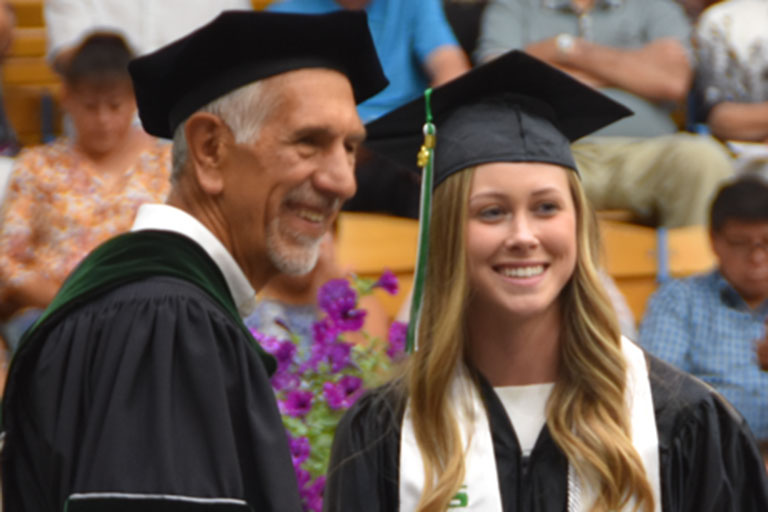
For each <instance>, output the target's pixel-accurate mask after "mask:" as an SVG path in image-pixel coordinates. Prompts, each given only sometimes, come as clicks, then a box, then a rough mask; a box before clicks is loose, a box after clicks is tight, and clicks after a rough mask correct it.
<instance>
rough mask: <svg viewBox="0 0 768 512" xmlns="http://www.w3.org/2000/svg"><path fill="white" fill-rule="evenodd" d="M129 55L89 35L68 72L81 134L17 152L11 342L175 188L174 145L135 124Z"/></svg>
mask: <svg viewBox="0 0 768 512" xmlns="http://www.w3.org/2000/svg"><path fill="white" fill-rule="evenodd" d="M130 57H131V54H130V51H129V50H128V48H127V46H126V44H125V42H124V41H123V40H122V39H121V38H120V37H119V36H116V35H111V34H94V35H91V36H90V37H88V38H87V39H86V40H85V41H84V42H83V44H82V45H81V46H80V47H79V48H78V49H77V50H76V52H75V53H74V54H73V57H72V59H71V60H70V61H69V62H68V63H67V65H66V67H65V69H64V84H63V91H62V106H63V107H64V109H65V110H66V112H67V113H68V114H69V115H70V116H71V118H72V121H73V123H74V127H75V129H76V131H77V135H76V136H75V138H74V139H73V140H69V139H67V138H61V139H58V140H56V141H54V142H53V143H52V144H50V145H46V146H38V147H34V148H30V149H25V150H24V151H22V153H21V154H20V155H19V157H18V158H17V161H16V164H15V167H14V170H13V174H12V176H11V179H10V184H9V187H8V191H7V196H6V199H5V202H4V204H3V210H2V215H1V216H0V247H2V248H3V250H2V251H0V305H2V311H0V317H8V316H9V315H11V314H14V313H16V317H15V319H14V321H12V322H9V324H8V325H6V331H5V333H6V340H7V341H8V342H9V343H13V342H14V340H15V339H16V336H17V335H19V334H21V332H23V330H24V329H25V328H26V327H27V326H28V325H29V323H30V321H31V320H32V319H34V318H35V317H36V316H37V315H38V311H39V309H41V308H44V307H45V306H46V305H47V304H48V303H49V302H50V300H51V299H52V298H53V296H54V294H55V293H56V291H57V290H58V288H59V287H60V286H61V284H62V282H63V281H64V279H65V278H66V276H67V275H68V274H69V272H70V271H71V270H72V269H73V268H74V267H75V266H76V265H77V263H78V262H79V261H80V260H81V259H82V258H83V256H85V255H86V254H87V253H88V252H89V251H90V250H92V249H93V248H94V247H96V246H97V245H98V244H100V243H101V242H103V241H105V240H106V239H108V238H111V237H113V236H114V235H116V234H118V233H121V232H123V231H127V230H128V229H129V228H130V227H131V224H132V222H133V218H134V215H135V213H136V210H137V209H138V207H139V205H141V204H142V203H145V202H160V201H163V200H164V199H165V196H166V194H167V192H168V190H169V178H168V176H169V165H170V146H169V145H168V144H166V143H164V142H162V141H160V140H159V139H155V138H153V137H150V136H149V135H147V134H146V133H145V132H144V131H142V130H141V128H139V127H136V126H134V125H133V123H132V121H133V117H134V113H135V110H136V102H135V98H134V95H133V88H132V85H131V80H130V76H129V75H128V69H127V65H128V61H129V60H130ZM27 308H31V310H27Z"/></svg>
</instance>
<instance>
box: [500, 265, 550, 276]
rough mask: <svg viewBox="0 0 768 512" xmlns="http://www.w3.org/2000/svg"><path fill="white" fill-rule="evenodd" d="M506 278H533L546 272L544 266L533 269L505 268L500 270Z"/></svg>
mask: <svg viewBox="0 0 768 512" xmlns="http://www.w3.org/2000/svg"><path fill="white" fill-rule="evenodd" d="M500 272H501V274H502V275H504V276H506V277H533V276H537V275H539V274H541V273H542V272H544V265H536V266H533V267H504V268H502V269H501V270H500Z"/></svg>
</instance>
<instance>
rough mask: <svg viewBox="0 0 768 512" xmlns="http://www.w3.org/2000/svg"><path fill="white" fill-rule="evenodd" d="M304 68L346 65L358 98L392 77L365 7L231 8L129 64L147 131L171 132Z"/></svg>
mask: <svg viewBox="0 0 768 512" xmlns="http://www.w3.org/2000/svg"><path fill="white" fill-rule="evenodd" d="M302 68H330V69H335V70H337V71H340V72H341V73H344V74H345V75H347V77H348V78H349V80H350V82H351V84H352V89H353V91H354V95H355V100H356V101H357V102H358V103H360V102H361V101H364V100H365V99H367V98H369V97H371V96H373V95H374V94H376V93H377V92H379V91H380V90H382V89H383V88H384V87H385V86H386V85H387V83H388V82H387V79H386V77H385V76H384V72H383V71H382V69H381V64H380V62H379V58H378V55H377V54H376V49H375V47H374V45H373V40H372V38H371V34H370V31H369V30H368V22H367V18H366V14H365V12H363V11H338V12H333V13H329V14H322V15H309V14H287V13H274V12H257V11H225V12H223V13H222V14H220V15H219V16H218V17H216V18H215V19H214V20H213V21H211V22H210V23H208V24H207V25H205V26H203V27H201V28H199V29H197V30H195V31H194V32H192V33H190V34H188V35H187V36H185V37H183V38H181V39H179V40H177V41H175V42H173V43H171V44H169V45H167V46H165V47H163V48H161V49H159V50H157V51H156V52H154V53H151V54H148V55H146V56H143V57H139V58H137V59H135V60H133V61H132V62H131V64H130V65H129V71H130V73H131V77H132V78H133V84H134V90H135V93H136V101H137V105H138V109H139V117H140V118H141V122H142V125H143V126H144V129H145V130H146V131H147V132H148V133H151V134H152V135H156V136H158V137H165V138H170V137H172V135H173V132H174V130H175V129H176V127H177V126H178V125H179V124H180V123H181V122H182V121H184V120H185V119H186V118H187V117H188V116H189V115H191V114H192V113H194V112H195V111H197V110H198V109H199V108H200V107H203V106H205V105H206V104H208V103H210V102H211V101H213V100H215V99H216V98H219V97H221V96H223V95H224V94H226V93H228V92H230V91H233V90H235V89H237V88H238V87H241V86H243V85H246V84H249V83H251V82H254V81H256V80H261V79H263V78H267V77H270V76H274V75H278V74H280V73H285V72H288V71H293V70H296V69H302Z"/></svg>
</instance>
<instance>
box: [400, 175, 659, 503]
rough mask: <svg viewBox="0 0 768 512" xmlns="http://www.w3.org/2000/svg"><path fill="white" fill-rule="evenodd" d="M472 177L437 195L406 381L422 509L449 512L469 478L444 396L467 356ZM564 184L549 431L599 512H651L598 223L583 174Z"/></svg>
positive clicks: (452, 180) (457, 178) (450, 183)
mask: <svg viewBox="0 0 768 512" xmlns="http://www.w3.org/2000/svg"><path fill="white" fill-rule="evenodd" d="M473 174H474V170H473V169H468V170H466V171H464V172H459V173H456V174H454V175H453V176H451V177H449V178H448V179H446V181H445V182H444V183H442V184H441V185H440V186H439V187H438V188H437V190H435V194H434V202H433V211H432V226H431V232H430V255H429V262H428V266H427V282H428V285H427V287H426V289H425V293H424V302H423V306H422V316H421V321H420V325H419V333H418V340H419V347H418V350H417V351H416V352H415V353H414V354H413V355H412V356H411V357H410V360H409V363H408V368H407V369H406V374H405V379H404V381H403V384H404V385H405V388H406V389H405V392H406V394H407V396H408V398H409V400H410V404H411V412H412V420H413V427H414V432H415V435H416V440H417V442H418V445H419V449H420V451H421V455H422V459H423V463H424V474H425V482H424V490H423V492H422V496H421V501H420V503H419V507H418V511H420V512H433V511H435V512H437V511H440V512H443V511H444V510H445V509H446V508H447V507H448V504H449V503H450V501H451V499H452V497H453V496H454V495H455V494H456V493H457V492H458V490H459V488H460V486H461V484H462V482H463V480H464V453H463V450H464V447H463V446H462V440H461V436H460V433H459V427H458V421H457V414H458V410H457V407H458V406H459V405H458V404H455V403H453V402H452V401H451V400H450V399H449V395H450V394H449V392H448V391H449V386H450V383H451V380H452V378H453V376H454V372H455V369H456V368H457V366H458V365H459V364H461V363H462V362H463V361H464V360H465V353H466V343H465V342H466V338H467V336H466V318H465V314H464V311H465V310H466V305H467V302H468V300H469V283H468V279H467V269H466V249H465V236H466V235H465V232H466V223H467V203H468V198H469V191H470V185H471V181H472V176H473ZM568 180H569V185H570V189H571V195H572V197H573V201H574V205H575V210H576V217H577V220H576V226H577V227H576V230H577V233H576V237H577V262H576V268H575V270H574V273H573V276H572V277H571V279H570V280H569V282H568V283H567V284H566V286H565V287H564V288H563V290H562V291H561V294H560V301H561V303H562V308H561V311H562V316H563V318H562V329H561V352H562V355H561V370H560V373H559V377H558V380H557V382H556V383H555V387H554V389H553V391H552V395H551V396H550V398H549V401H548V404H547V425H548V427H549V431H550V434H551V435H552V438H553V439H554V441H555V442H556V443H557V445H558V446H559V447H560V449H561V450H563V452H564V453H565V455H566V456H567V458H568V461H569V463H570V464H571V465H572V466H573V467H574V469H575V470H576V472H577V474H578V475H579V476H580V478H581V481H582V482H584V485H587V486H590V487H591V488H593V489H595V490H596V495H597V499H596V501H595V503H594V505H593V507H592V511H593V512H598V511H608V510H617V509H619V508H621V507H623V506H624V505H625V504H626V503H628V502H629V500H631V499H632V498H634V500H635V501H634V503H635V510H636V511H637V510H644V511H645V512H652V511H653V497H652V493H651V488H650V484H649V482H648V479H647V478H646V474H645V470H644V467H643V464H642V461H641V460H640V457H639V456H638V454H637V452H636V450H635V449H634V446H633V445H632V439H631V433H630V419H629V411H628V408H627V406H626V402H625V397H624V390H625V387H626V363H625V361H624V358H623V357H622V353H621V346H620V331H619V327H618V321H617V319H616V315H615V313H614V311H613V308H612V306H611V304H610V300H609V298H608V296H607V294H606V293H605V291H604V290H603V287H602V285H601V284H600V277H599V275H598V271H597V265H596V261H597V256H598V251H599V240H598V232H597V224H596V221H595V217H594V213H593V211H592V209H591V208H590V207H589V205H588V202H587V199H586V197H585V195H584V192H583V189H582V187H581V184H580V182H579V179H578V177H577V176H576V174H575V173H573V172H570V171H568Z"/></svg>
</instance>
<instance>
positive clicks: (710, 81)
mask: <svg viewBox="0 0 768 512" xmlns="http://www.w3.org/2000/svg"><path fill="white" fill-rule="evenodd" d="M694 42H695V44H696V50H697V57H698V67H697V77H696V78H697V79H696V90H697V95H696V97H697V100H698V106H699V107H700V108H701V111H700V112H698V116H697V117H698V118H699V120H703V121H705V122H706V124H707V126H708V127H709V130H710V131H711V132H712V134H713V135H715V136H716V137H719V138H721V139H724V140H729V141H741V142H754V143H758V146H750V145H748V144H731V147H732V149H733V150H734V151H735V152H736V153H737V155H738V156H739V157H740V158H738V159H737V169H738V170H740V171H742V172H748V171H759V172H763V173H766V174H768V1H766V0H729V1H725V2H720V3H718V4H716V5H713V6H712V7H710V8H709V9H707V10H706V11H704V13H703V14H702V15H701V18H700V19H699V23H698V24H697V26H696V32H695V39H694Z"/></svg>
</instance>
